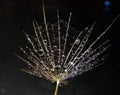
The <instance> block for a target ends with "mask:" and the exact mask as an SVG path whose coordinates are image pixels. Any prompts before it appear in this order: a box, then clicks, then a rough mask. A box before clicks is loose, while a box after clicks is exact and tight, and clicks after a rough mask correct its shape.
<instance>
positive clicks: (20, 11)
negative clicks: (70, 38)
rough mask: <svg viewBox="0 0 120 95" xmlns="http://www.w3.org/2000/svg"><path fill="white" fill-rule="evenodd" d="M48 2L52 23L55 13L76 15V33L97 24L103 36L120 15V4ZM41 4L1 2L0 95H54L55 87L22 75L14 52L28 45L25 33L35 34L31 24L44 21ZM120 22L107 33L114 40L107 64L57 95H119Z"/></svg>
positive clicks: (97, 0) (25, 0)
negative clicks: (94, 23)
mask: <svg viewBox="0 0 120 95" xmlns="http://www.w3.org/2000/svg"><path fill="white" fill-rule="evenodd" d="M110 1H111V5H110V6H109V7H105V5H104V0H45V8H46V15H47V19H48V21H49V22H52V23H53V22H55V21H56V10H57V9H59V11H60V17H61V18H62V19H64V20H66V19H67V18H68V15H69V12H73V16H72V21H71V25H72V26H73V27H75V28H76V29H77V30H82V29H83V28H84V27H85V26H87V25H89V24H91V23H92V22H93V21H96V23H97V24H96V26H95V29H94V31H95V32H96V33H102V32H103V31H104V30H105V28H106V27H107V26H108V25H109V24H110V22H111V21H112V20H113V19H114V18H115V17H116V16H117V15H119V14H120V2H119V0H110ZM41 2H42V1H41V0H16V1H14V0H0V95H53V92H54V88H55V85H54V84H52V83H51V82H49V81H47V80H45V79H39V78H38V77H34V76H31V75H29V74H26V73H24V72H22V71H20V68H22V67H23V66H24V62H22V61H21V60H19V59H18V58H17V57H16V56H15V55H14V52H17V50H18V47H19V46H22V45H23V44H25V43H26V42H25V37H24V33H23V30H25V31H27V32H28V33H30V32H33V31H32V21H33V20H34V19H36V20H37V21H38V22H41V21H43V20H42V19H43V17H42V6H41V5H42V3H41ZM119 27H120V18H119V19H117V21H116V22H115V23H114V24H113V25H112V27H111V28H110V30H109V33H107V35H106V36H107V37H108V38H109V39H110V40H111V44H112V46H111V50H110V56H109V57H108V61H107V62H106V63H105V64H104V65H102V66H100V67H98V68H95V69H93V70H91V71H89V72H87V73H84V74H83V75H82V76H78V77H76V78H74V79H71V80H70V83H69V85H67V86H63V87H60V89H59V94H58V95H120V93H119V86H120V84H119V83H120V82H119V81H120V78H119V75H120V74H119V71H120V70H119V68H120V65H119V64H120V36H119V32H120V28H119Z"/></svg>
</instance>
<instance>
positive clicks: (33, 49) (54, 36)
mask: <svg viewBox="0 0 120 95" xmlns="http://www.w3.org/2000/svg"><path fill="white" fill-rule="evenodd" d="M71 16H72V13H70V15H69V18H68V21H63V20H61V19H60V16H59V11H58V10H57V16H56V18H57V23H55V24H49V23H47V20H46V14H45V8H44V4H43V19H44V23H43V24H42V25H39V24H38V23H37V21H33V22H32V23H33V27H34V35H28V34H27V33H25V36H26V38H27V41H28V45H27V46H25V47H23V48H22V47H20V50H21V51H22V52H23V54H24V55H25V57H21V56H18V55H17V56H18V57H19V58H20V59H21V60H23V61H24V62H25V63H26V64H27V65H28V69H24V70H23V71H25V72H27V73H29V74H31V75H34V76H38V77H40V78H41V77H42V78H45V79H47V80H50V81H51V82H53V83H54V82H56V89H55V92H54V95H57V92H58V87H59V85H60V84H65V83H66V82H65V81H66V80H67V79H69V78H72V77H75V76H78V75H81V74H82V73H84V72H86V71H89V70H91V69H93V68H94V67H96V66H99V65H100V64H102V63H103V62H104V60H105V57H106V55H105V54H104V52H105V51H106V50H107V49H108V48H109V47H110V42H109V40H106V41H104V42H103V43H101V44H99V45H98V44H97V42H98V41H99V40H100V39H101V38H102V37H103V36H104V34H105V33H106V32H107V31H108V29H109V28H110V27H111V25H112V24H113V23H114V21H115V20H116V19H117V18H118V17H116V18H115V19H114V20H113V22H112V23H111V24H110V25H109V26H108V28H107V29H106V30H105V31H104V32H103V33H102V34H100V35H99V36H98V37H97V38H96V39H95V40H94V41H93V42H92V43H90V44H88V40H89V39H90V35H91V33H92V30H93V28H94V25H95V23H93V24H92V25H90V26H87V27H86V28H85V29H83V30H82V31H80V32H79V31H77V30H75V29H74V28H72V27H71V25H70V21H71ZM71 35H72V36H71Z"/></svg>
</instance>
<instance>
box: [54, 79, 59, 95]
mask: <svg viewBox="0 0 120 95" xmlns="http://www.w3.org/2000/svg"><path fill="white" fill-rule="evenodd" d="M59 82H60V81H59V80H57V83H56V88H55V92H54V95H57V92H58V87H59Z"/></svg>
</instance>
